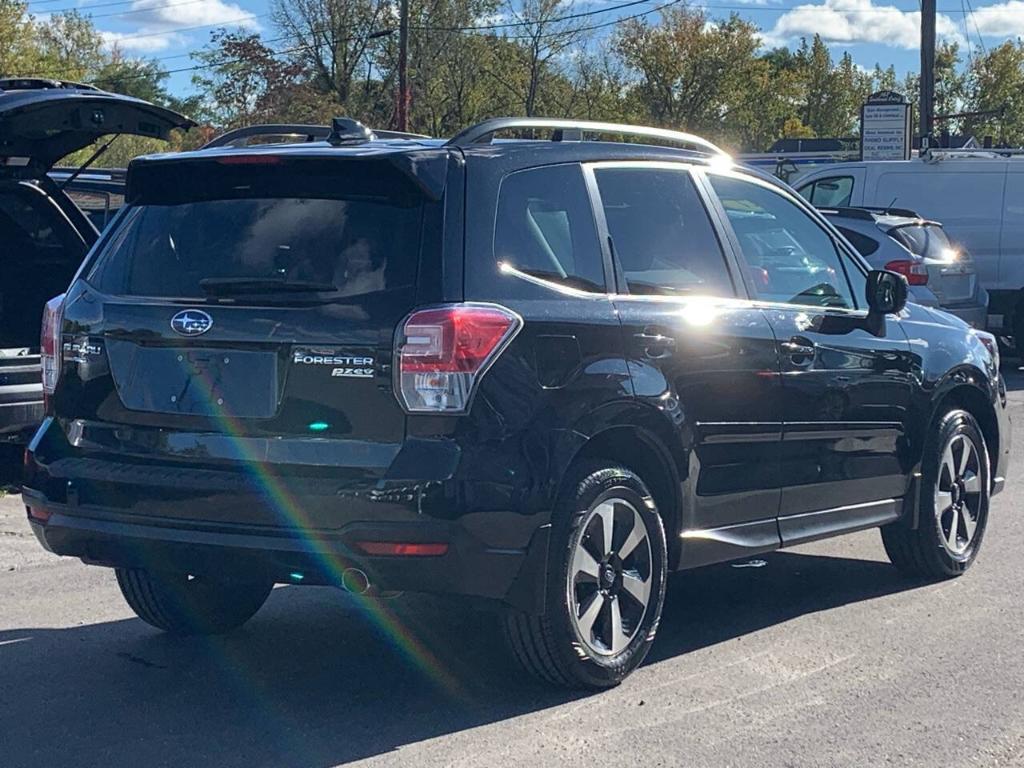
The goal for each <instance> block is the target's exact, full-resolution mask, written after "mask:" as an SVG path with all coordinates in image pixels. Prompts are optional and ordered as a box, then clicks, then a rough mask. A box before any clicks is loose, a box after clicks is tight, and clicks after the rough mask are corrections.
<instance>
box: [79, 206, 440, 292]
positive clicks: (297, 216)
mask: <svg viewBox="0 0 1024 768" xmlns="http://www.w3.org/2000/svg"><path fill="white" fill-rule="evenodd" d="M421 219H422V205H421V204H419V203H417V202H415V200H404V201H397V200H396V201H388V200H378V199H331V198H319V197H302V196H295V197H291V196H289V197H259V198H255V199H254V198H245V197H243V198H237V197H236V198H233V199H212V200H200V201H195V202H180V203H174V204H168V205H139V206H135V207H133V208H132V209H131V210H130V211H129V213H128V215H127V216H126V217H125V218H124V219H122V222H121V225H120V228H119V230H118V231H117V232H116V233H115V235H114V236H113V237H112V238H111V239H110V240H109V241H108V244H107V246H106V247H105V249H104V251H103V252H102V253H101V254H100V256H99V257H98V259H97V261H96V263H95V265H94V267H93V269H92V270H91V272H90V273H89V276H88V278H87V279H88V280H89V282H90V283H91V284H93V285H94V286H95V287H96V288H98V289H99V290H101V291H104V292H107V293H114V294H122V295H132V296H154V297H180V298H203V297H205V296H207V295H209V294H210V293H211V283H217V282H218V281H220V282H231V281H233V280H237V281H245V280H252V281H254V282H258V281H264V282H270V283H273V282H274V281H280V282H282V283H291V284H293V286H294V285H295V284H299V283H303V284H310V285H314V284H315V285H318V286H319V288H318V290H330V291H331V292H332V293H334V294H336V295H338V296H357V295H362V294H368V293H373V292H375V291H384V290H388V289H392V288H400V287H405V286H409V285H412V284H413V282H414V281H415V279H416V266H417V262H418V255H419V238H420V226H421ZM238 292H239V293H242V292H243V291H238ZM270 292H272V291H267V290H266V288H265V287H263V288H262V289H261V290H260V293H270Z"/></svg>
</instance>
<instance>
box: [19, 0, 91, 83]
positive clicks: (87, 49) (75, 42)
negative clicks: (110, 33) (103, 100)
mask: <svg viewBox="0 0 1024 768" xmlns="http://www.w3.org/2000/svg"><path fill="white" fill-rule="evenodd" d="M35 32H36V38H37V43H36V44H37V45H38V47H39V58H40V63H41V65H42V66H43V67H44V68H45V70H46V71H47V72H49V73H56V74H52V76H54V77H59V78H60V79H62V80H73V81H84V80H89V79H90V78H91V76H92V75H93V74H95V73H96V71H97V70H98V69H99V68H100V67H101V66H102V65H103V62H104V53H103V38H102V37H101V36H100V33H99V32H97V31H96V27H95V26H93V23H92V21H91V20H90V19H89V18H88V17H87V16H83V15H81V14H80V13H78V11H65V12H63V13H58V14H55V15H53V16H51V17H50V18H49V19H47V20H46V21H45V22H42V23H36V24H35Z"/></svg>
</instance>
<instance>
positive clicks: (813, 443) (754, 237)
mask: <svg viewBox="0 0 1024 768" xmlns="http://www.w3.org/2000/svg"><path fill="white" fill-rule="evenodd" d="M707 178H708V181H709V183H710V185H711V187H712V188H713V189H714V191H715V193H716V195H717V198H718V200H719V202H720V203H721V206H722V208H723V209H724V211H725V214H726V217H727V218H728V220H729V223H730V225H731V229H732V232H733V234H734V236H735V240H734V246H735V247H736V248H737V250H738V253H739V258H740V260H741V262H742V270H743V272H744V273H745V275H744V276H745V278H746V280H747V282H748V285H749V286H750V291H751V293H752V294H753V295H756V296H757V298H758V299H759V301H760V302H761V306H762V307H763V309H764V311H765V313H766V315H767V318H768V321H769V323H770V324H771V327H772V330H773V331H774V334H775V337H776V339H777V341H778V349H779V360H780V367H781V372H782V391H783V400H782V420H783V438H782V450H781V452H780V462H781V463H780V472H781V482H782V496H781V505H780V514H779V529H780V534H781V536H782V539H783V542H784V543H794V542H796V541H802V540H808V539H812V538H816V537H818V536H822V535H827V534H828V533H832V532H835V531H836V530H839V529H848V528H851V527H858V526H863V527H867V526H868V525H869V524H874V525H877V524H880V523H882V522H886V521H888V520H890V519H894V518H895V517H896V516H897V515H898V514H899V512H900V509H901V507H900V504H901V501H900V499H901V497H902V496H903V495H904V494H905V493H906V491H907V487H908V483H909V471H910V466H909V455H908V445H907V432H906V430H907V425H908V422H909V413H908V409H909V406H910V398H911V393H912V389H913V386H914V378H913V368H912V362H911V356H910V345H909V342H908V341H907V338H906V335H905V334H904V332H903V329H902V328H901V326H900V323H899V320H898V319H896V318H894V317H891V316H889V317H874V316H869V315H868V313H867V311H866V309H864V303H865V302H864V299H863V295H864V283H865V278H866V275H865V273H864V271H863V269H862V268H861V267H860V265H859V264H858V263H857V262H856V260H854V259H853V258H851V257H850V256H849V254H847V253H846V252H845V251H844V249H843V247H842V246H841V245H840V244H839V243H838V242H837V241H836V240H835V239H834V238H833V237H832V235H831V233H829V232H828V230H827V229H825V228H824V227H823V226H821V225H820V224H819V223H818V222H817V221H816V220H815V218H813V217H812V216H811V215H810V214H809V212H808V211H807V210H806V209H805V208H804V207H803V206H802V205H800V204H799V203H797V202H796V200H795V199H792V198H790V197H789V196H788V195H786V194H785V193H783V192H781V191H779V190H777V189H775V188H774V187H773V186H771V185H769V184H766V183H761V182H755V181H752V180H750V179H749V177H748V178H740V177H737V176H732V175H727V174H716V173H709V174H708V175H707Z"/></svg>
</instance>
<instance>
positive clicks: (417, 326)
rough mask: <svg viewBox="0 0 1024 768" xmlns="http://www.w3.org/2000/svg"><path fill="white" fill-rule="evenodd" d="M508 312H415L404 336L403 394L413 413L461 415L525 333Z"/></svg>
mask: <svg viewBox="0 0 1024 768" xmlns="http://www.w3.org/2000/svg"><path fill="white" fill-rule="evenodd" d="M522 323H523V321H522V319H521V318H520V317H519V316H518V315H517V314H515V313H514V312H512V311H511V310H508V309H506V308H505V307H500V306H497V305H491V304H454V305H450V306H446V307H438V308H435V309H424V310H420V311H418V312H414V313H412V314H411V315H409V317H408V318H407V319H406V320H405V322H404V323H403V324H402V327H401V328H400V330H399V339H398V344H397V358H398V359H397V365H396V366H395V367H396V371H397V382H396V383H397V387H396V389H397V393H398V397H399V399H400V400H401V402H402V405H403V406H404V407H405V409H406V410H407V411H409V412H410V413H461V412H464V411H465V410H466V409H467V408H468V407H469V403H470V401H471V400H472V396H473V392H474V390H475V388H476V386H477V384H478V383H479V380H480V378H481V377H482V376H483V374H484V373H486V371H487V369H488V368H489V367H490V365H491V364H492V363H493V362H494V360H495V359H496V358H497V357H498V355H500V354H501V352H502V350H503V349H505V347H506V346H508V344H509V343H510V342H511V341H512V339H513V338H514V337H515V335H516V333H518V331H519V329H520V328H521V327H522Z"/></svg>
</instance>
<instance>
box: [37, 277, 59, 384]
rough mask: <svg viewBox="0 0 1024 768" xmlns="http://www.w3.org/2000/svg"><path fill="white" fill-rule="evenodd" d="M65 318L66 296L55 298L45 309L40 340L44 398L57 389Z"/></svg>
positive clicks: (47, 303)
mask: <svg viewBox="0 0 1024 768" xmlns="http://www.w3.org/2000/svg"><path fill="white" fill-rule="evenodd" d="M63 318H64V294H61V295H60V296H55V297H53V298H52V299H50V300H49V301H48V302H46V306H44V307H43V328H42V333H41V335H40V339H39V347H40V350H39V362H40V365H41V367H42V370H43V398H44V399H46V398H48V397H49V396H50V395H52V394H53V393H54V391H56V389H57V380H58V379H59V378H60V368H61V322H62V321H63Z"/></svg>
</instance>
